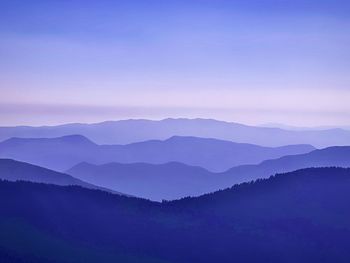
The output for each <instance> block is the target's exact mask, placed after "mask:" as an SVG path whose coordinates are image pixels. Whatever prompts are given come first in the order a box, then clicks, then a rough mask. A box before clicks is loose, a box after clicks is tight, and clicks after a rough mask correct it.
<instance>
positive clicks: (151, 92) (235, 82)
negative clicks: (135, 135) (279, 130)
mask: <svg viewBox="0 0 350 263" xmlns="http://www.w3.org/2000/svg"><path fill="white" fill-rule="evenodd" d="M347 2H348V1H340V0H334V1H331V0H329V1H325V0H319V1H316V0H314V1H306V0H304V1H300V0H294V1H292V0H279V1H278V0H275V1H273V0H255V1H249V0H246V1H243V0H240V1H224V0H215V1H214V0H213V1H209V0H187V1H161V0H158V1H154V0H147V1H146V0H142V1H141V0H129V1H126V0H125V1H24V0H23V1H16V0H11V1H4V0H0V57H1V60H0V92H1V97H0V103H1V105H0V125H15V124H34V125H39V124H56V123H65V122H76V121H78V122H95V121H102V120H106V119H121V118H151V119H160V118H166V117H190V118H192V117H204V118H205V117H208V118H217V119H223V120H228V121H237V122H243V123H250V124H260V123H266V122H279V123H285V124H292V125H302V126H316V125H349V124H350V103H349V101H350V87H349V83H350V82H349V80H350V49H349V48H348V46H350V17H349V15H348V14H349V13H350V4H349V3H347Z"/></svg>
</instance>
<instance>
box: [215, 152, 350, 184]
mask: <svg viewBox="0 0 350 263" xmlns="http://www.w3.org/2000/svg"><path fill="white" fill-rule="evenodd" d="M332 166H333V167H350V147H347V146H342V147H329V148H325V149H321V150H315V151H312V152H310V153H306V154H298V155H290V156H284V157H281V158H279V159H275V160H267V161H264V162H262V163H261V164H259V165H243V166H238V167H233V168H231V169H229V170H228V171H226V172H224V173H222V174H221V175H222V176H225V177H229V178H231V179H232V181H231V183H232V184H233V183H242V182H247V181H250V180H255V179H258V178H266V177H268V176H270V175H272V174H275V173H284V172H291V171H294V170H298V169H303V168H308V167H332Z"/></svg>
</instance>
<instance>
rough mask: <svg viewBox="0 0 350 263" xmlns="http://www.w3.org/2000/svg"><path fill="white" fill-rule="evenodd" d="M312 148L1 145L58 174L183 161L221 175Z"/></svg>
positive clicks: (197, 142)
mask: <svg viewBox="0 0 350 263" xmlns="http://www.w3.org/2000/svg"><path fill="white" fill-rule="evenodd" d="M314 149H315V148H314V147H313V146H311V145H289V146H283V147H274V148H272V147H262V146H258V145H252V144H243V143H234V142H229V141H223V140H217V139H207V138H197V137H181V136H173V137H171V138H169V139H166V140H164V141H160V140H151V141H145V142H139V143H132V144H127V145H97V144H95V143H93V142H92V141H90V140H89V139H87V138H86V137H84V136H82V135H69V136H64V137H58V138H11V139H8V140H6V141H4V142H1V143H0V157H2V158H12V159H16V160H19V161H25V162H29V163H32V164H36V165H39V166H42V167H46V168H49V169H54V170H57V171H65V170H67V169H68V168H70V167H72V166H73V165H75V164H78V163H80V162H89V163H92V164H104V163H108V162H119V163H135V162H144V163H150V164H162V163H167V162H182V163H184V164H187V165H192V166H201V167H203V168H206V169H208V170H210V171H214V172H222V171H225V170H227V169H229V168H231V167H233V166H238V165H243V164H258V163H260V162H262V161H264V160H267V159H275V158H279V157H282V156H285V155H293V154H300V153H307V152H310V151H312V150H314Z"/></svg>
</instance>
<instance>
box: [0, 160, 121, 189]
mask: <svg viewBox="0 0 350 263" xmlns="http://www.w3.org/2000/svg"><path fill="white" fill-rule="evenodd" d="M0 179H2V180H8V181H29V182H37V183H45V184H55V185H78V186H82V187H85V188H90V189H99V190H103V191H109V192H114V193H117V192H115V191H111V190H109V189H107V188H103V187H98V186H95V185H92V184H90V183H87V182H84V181H82V180H80V179H77V178H74V177H72V176H70V175H68V174H64V173H59V172H56V171H52V170H49V169H46V168H43V167H39V166H36V165H32V164H29V163H24V162H19V161H15V160H11V159H0Z"/></svg>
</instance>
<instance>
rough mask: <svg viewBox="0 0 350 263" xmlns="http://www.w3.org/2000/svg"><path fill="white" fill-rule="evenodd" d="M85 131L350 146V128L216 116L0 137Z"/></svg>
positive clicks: (105, 140) (124, 137) (15, 131)
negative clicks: (299, 127) (286, 126)
mask: <svg viewBox="0 0 350 263" xmlns="http://www.w3.org/2000/svg"><path fill="white" fill-rule="evenodd" d="M70 134H81V135H83V136H85V137H87V138H89V139H90V140H92V141H94V142H96V143H98V144H128V143H133V142H141V141H147V140H154V139H156V140H165V139H167V138H169V137H171V136H174V135H178V136H195V137H203V138H216V139H221V140H227V141H234V142H240V143H251V144H257V145H262V146H272V147H275V146H283V145H291V144H311V145H313V146H315V147H318V148H323V147H329V146H344V145H349V142H350V131H348V130H342V129H328V130H308V131H290V130H283V129H279V128H266V127H255V126H248V125H243V124H238V123H233V122H224V121H217V120H212V119H164V120H160V121H153V120H142V119H141V120H133V119H131V120H120V121H106V122H101V123H96V124H65V125H58V126H42V127H29V126H18V127H0V140H6V139H9V138H11V137H26V138H33V137H39V138H40V137H50V138H52V137H60V136H65V135H70Z"/></svg>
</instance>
